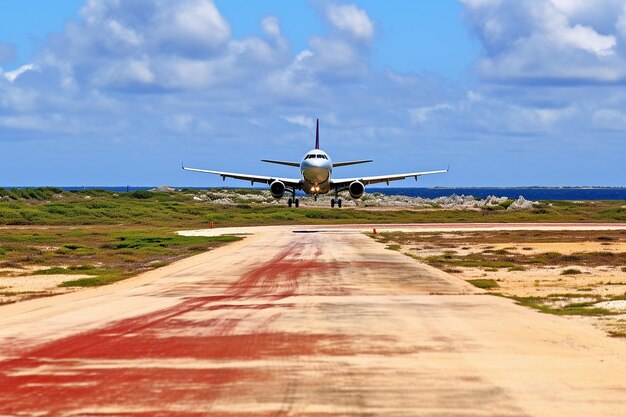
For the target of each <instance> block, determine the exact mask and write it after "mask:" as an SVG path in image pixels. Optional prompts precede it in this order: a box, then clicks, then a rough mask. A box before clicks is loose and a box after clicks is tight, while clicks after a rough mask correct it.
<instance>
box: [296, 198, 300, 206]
mask: <svg viewBox="0 0 626 417" xmlns="http://www.w3.org/2000/svg"><path fill="white" fill-rule="evenodd" d="M296 207H300V200H299V199H297V198H296Z"/></svg>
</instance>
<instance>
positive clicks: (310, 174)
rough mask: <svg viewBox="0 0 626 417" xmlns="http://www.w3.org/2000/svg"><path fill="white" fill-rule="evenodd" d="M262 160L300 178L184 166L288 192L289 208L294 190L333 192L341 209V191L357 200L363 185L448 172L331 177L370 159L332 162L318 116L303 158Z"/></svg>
mask: <svg viewBox="0 0 626 417" xmlns="http://www.w3.org/2000/svg"><path fill="white" fill-rule="evenodd" d="M261 161H262V162H268V163H272V164H278V165H287V166H291V167H298V168H300V178H281V177H267V176H263V175H249V174H239V173H236V172H223V171H212V170H208V169H198V168H187V167H185V165H184V164H183V167H182V168H183V169H184V170H186V171H195V172H203V173H207V174H214V175H219V176H221V177H222V179H223V180H224V181H226V178H234V179H238V180H244V181H250V183H251V185H254V183H264V184H268V185H269V187H270V193H271V194H272V197H274V198H275V199H277V200H278V199H281V198H283V196H284V195H285V193H286V192H288V193H289V194H291V197H290V198H289V200H287V205H288V206H289V207H291V206H292V205H295V206H296V207H299V206H300V200H299V199H297V198H296V191H297V190H301V191H304V192H305V193H306V194H308V195H312V196H313V197H314V198H315V200H316V201H317V197H318V196H319V195H320V194H327V193H329V192H334V193H335V197H334V198H333V199H331V200H330V206H331V207H335V205H336V206H337V207H338V208H341V199H340V198H339V193H340V192H341V191H346V190H347V191H348V193H349V194H350V197H352V198H353V199H358V198H361V196H363V194H364V193H365V186H366V185H370V184H377V183H382V182H385V183H387V185H389V181H398V180H403V179H406V178H411V177H414V178H415V181H417V177H421V176H422V175H430V174H442V173H445V172H448V169H441V170H437V171H422V172H409V173H406V174H393V175H380V176H375V177H353V178H337V179H332V178H331V176H332V173H333V168H337V167H342V166H346V165H356V164H365V163H368V162H373V160H371V159H366V160H357V161H345V162H332V160H331V159H330V157H329V156H328V154H327V153H326V152H324V151H323V150H321V149H320V121H319V119H317V124H316V128H315V149H312V150H310V151H309V152H307V153H306V154H305V155H304V157H303V158H302V160H301V161H300V162H299V163H298V162H288V161H277V160H273V159H262V160H261Z"/></svg>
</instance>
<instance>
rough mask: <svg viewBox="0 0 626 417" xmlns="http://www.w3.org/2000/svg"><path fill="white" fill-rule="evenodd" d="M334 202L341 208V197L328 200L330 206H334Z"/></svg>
mask: <svg viewBox="0 0 626 417" xmlns="http://www.w3.org/2000/svg"><path fill="white" fill-rule="evenodd" d="M335 204H337V207H339V208H341V198H338V199H337V200H335V199H334V198H333V199H331V200H330V206H331V207H335Z"/></svg>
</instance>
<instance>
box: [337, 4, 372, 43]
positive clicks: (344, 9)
mask: <svg viewBox="0 0 626 417" xmlns="http://www.w3.org/2000/svg"><path fill="white" fill-rule="evenodd" d="M326 18H327V19H328V21H329V22H330V23H331V24H332V25H333V26H334V27H335V28H336V29H337V30H339V31H344V32H347V33H349V34H351V35H352V36H354V37H355V38H357V39H363V40H369V39H371V38H372V36H374V24H373V23H372V21H371V20H370V18H369V16H368V15H367V13H366V12H365V10H363V9H359V8H358V7H356V6H355V5H353V4H349V5H337V4H330V5H328V7H327V8H326Z"/></svg>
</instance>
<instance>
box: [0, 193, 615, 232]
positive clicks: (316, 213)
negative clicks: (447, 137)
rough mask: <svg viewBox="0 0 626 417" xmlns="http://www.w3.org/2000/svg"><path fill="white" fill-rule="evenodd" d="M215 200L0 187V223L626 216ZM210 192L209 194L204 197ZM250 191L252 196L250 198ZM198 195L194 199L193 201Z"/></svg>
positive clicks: (603, 209) (603, 211)
mask: <svg viewBox="0 0 626 417" xmlns="http://www.w3.org/2000/svg"><path fill="white" fill-rule="evenodd" d="M212 192H214V193H215V194H216V195H215V197H216V198H215V199H213V200H209V201H199V200H198V195H200V194H201V195H203V196H207V195H209V194H211V192H207V191H199V190H182V191H175V192H152V191H135V192H130V193H113V192H108V191H102V190H85V191H72V192H63V191H62V190H60V189H56V188H35V189H21V190H19V189H12V190H4V189H0V224H3V225H96V224H99V225H105V224H106V225H113V224H120V223H127V224H133V225H154V226H157V225H176V227H202V226H206V225H207V224H208V223H209V222H211V221H213V222H215V223H216V224H217V225H218V226H220V227H221V226H242V225H248V226H249V225H266V224H267V225H269V224H303V223H306V224H330V223H417V222H425V223H441V222H492V223H500V222H579V221H586V222H620V221H626V208H624V202H621V201H595V202H584V203H574V202H563V201H551V202H541V203H540V204H538V205H536V206H535V207H534V208H532V209H529V210H519V211H512V210H504V209H503V210H486V209H440V210H433V209H432V208H428V209H419V208H413V209H406V208H393V209H390V210H388V209H385V210H380V209H367V208H366V209H354V208H353V209H347V208H344V209H341V210H338V209H331V208H330V207H328V208H318V207H306V204H305V205H304V207H300V208H299V209H297V210H296V209H293V208H292V209H290V208H288V207H287V206H286V204H282V203H281V204H269V203H268V202H267V201H264V200H263V201H262V202H259V201H258V193H260V191H259V190H240V191H238V193H240V202H239V204H237V205H220V204H215V203H213V202H212V201H218V200H219V199H218V198H217V197H218V196H219V190H212ZM209 197H211V196H210V195H209ZM253 197H254V198H253ZM194 198H195V199H194Z"/></svg>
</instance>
